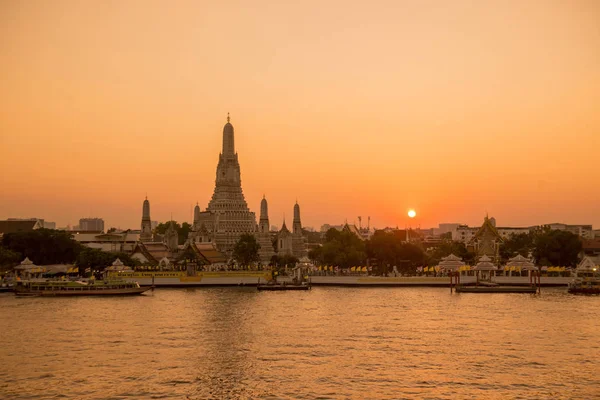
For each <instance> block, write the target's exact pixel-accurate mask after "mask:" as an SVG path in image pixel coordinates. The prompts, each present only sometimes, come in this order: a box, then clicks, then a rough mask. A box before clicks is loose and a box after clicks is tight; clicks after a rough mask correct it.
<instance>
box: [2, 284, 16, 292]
mask: <svg viewBox="0 0 600 400" xmlns="http://www.w3.org/2000/svg"><path fill="white" fill-rule="evenodd" d="M12 291H13V287H12V286H8V285H7V286H0V293H5V292H12Z"/></svg>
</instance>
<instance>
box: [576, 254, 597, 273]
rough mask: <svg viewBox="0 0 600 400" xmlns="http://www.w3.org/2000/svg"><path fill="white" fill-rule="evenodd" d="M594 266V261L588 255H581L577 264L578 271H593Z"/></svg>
mask: <svg viewBox="0 0 600 400" xmlns="http://www.w3.org/2000/svg"><path fill="white" fill-rule="evenodd" d="M594 268H596V263H594V261H592V259H591V258H590V257H588V256H585V257H583V259H582V260H581V262H580V263H579V264H578V265H577V270H578V271H593V270H594Z"/></svg>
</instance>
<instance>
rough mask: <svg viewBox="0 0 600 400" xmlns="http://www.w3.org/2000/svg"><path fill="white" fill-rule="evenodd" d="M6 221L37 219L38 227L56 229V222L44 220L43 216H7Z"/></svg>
mask: <svg viewBox="0 0 600 400" xmlns="http://www.w3.org/2000/svg"><path fill="white" fill-rule="evenodd" d="M6 220H7V221H38V222H39V226H40V228H44V229H56V222H50V221H46V220H44V219H43V218H7V219H6Z"/></svg>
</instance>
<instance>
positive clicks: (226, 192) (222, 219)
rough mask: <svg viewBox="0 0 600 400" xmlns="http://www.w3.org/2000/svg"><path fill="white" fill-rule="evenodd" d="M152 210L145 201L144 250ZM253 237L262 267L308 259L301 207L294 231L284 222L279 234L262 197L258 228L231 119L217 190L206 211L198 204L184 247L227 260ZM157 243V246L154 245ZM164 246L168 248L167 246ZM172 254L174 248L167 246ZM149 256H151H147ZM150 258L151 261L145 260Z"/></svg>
mask: <svg viewBox="0 0 600 400" xmlns="http://www.w3.org/2000/svg"><path fill="white" fill-rule="evenodd" d="M149 214H150V206H149V203H148V200H147V199H146V200H145V202H144V206H143V216H142V233H143V236H142V237H141V242H143V243H142V247H144V242H145V244H146V246H145V247H151V245H152V243H150V242H153V239H152V238H151V234H150V229H149V223H150V215H149ZM243 234H252V235H254V236H255V237H256V239H257V242H258V243H259V244H260V250H259V256H260V260H261V262H262V263H263V264H265V263H268V262H269V261H270V260H271V257H273V256H274V255H279V256H282V255H293V256H295V257H297V258H298V259H304V258H306V256H307V241H306V238H305V237H304V236H303V235H302V223H301V220H300V206H299V205H298V203H296V204H295V205H294V219H293V225H292V231H291V232H290V230H289V229H288V228H287V226H286V224H285V221H283V226H282V227H281V229H280V230H279V231H278V232H271V231H270V225H269V211H268V204H267V200H266V198H265V197H264V196H263V199H262V201H261V205H260V219H259V222H258V224H257V222H256V215H255V214H254V213H253V212H252V211H250V208H249V207H248V204H247V203H246V199H245V198H244V193H243V191H242V179H241V170H240V163H239V160H238V154H237V153H236V151H235V135H234V129H233V125H232V124H231V122H230V117H229V115H227V123H226V124H225V126H224V127H223V147H222V150H221V153H220V154H219V162H218V164H217V173H216V180H215V190H214V193H213V195H212V198H211V200H210V202H209V203H208V207H207V208H206V210H205V211H201V210H200V206H199V205H198V204H197V205H196V207H195V209H194V221H193V225H192V232H190V236H189V238H188V239H187V241H186V244H185V247H186V248H187V247H190V246H191V247H193V248H206V247H207V246H210V247H213V248H215V249H216V250H218V251H219V252H221V253H223V254H224V255H226V256H227V257H230V256H231V253H232V252H233V248H234V246H235V244H236V243H237V241H238V240H239V238H240V236H241V235H243ZM153 243H156V242H153ZM165 245H167V244H166V243H165ZM168 247H169V248H170V251H171V252H174V251H176V249H175V248H174V246H172V245H171V246H168ZM148 255H149V254H148ZM145 258H148V257H145Z"/></svg>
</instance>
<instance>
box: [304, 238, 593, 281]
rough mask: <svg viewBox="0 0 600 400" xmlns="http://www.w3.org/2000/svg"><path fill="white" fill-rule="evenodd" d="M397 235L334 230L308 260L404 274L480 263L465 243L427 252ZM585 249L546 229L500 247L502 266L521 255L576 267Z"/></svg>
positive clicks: (449, 242) (445, 244) (575, 240)
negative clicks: (450, 260)
mask: <svg viewBox="0 0 600 400" xmlns="http://www.w3.org/2000/svg"><path fill="white" fill-rule="evenodd" d="M403 239H404V238H403V237H400V235H399V234H397V233H396V232H384V231H376V232H375V234H374V235H373V236H372V237H371V238H370V239H369V240H366V241H363V240H361V239H360V238H358V237H357V236H356V235H355V234H353V233H352V232H350V231H344V230H343V231H338V230H337V229H334V228H332V229H330V230H329V231H327V232H326V234H325V241H324V243H323V245H322V246H321V247H317V248H314V249H312V250H311V251H310V252H309V253H308V256H309V258H310V259H311V260H312V261H313V262H314V263H316V264H319V265H335V266H339V267H342V268H348V267H353V266H364V265H367V261H368V262H369V264H370V265H373V266H375V267H377V268H379V269H381V270H384V269H386V268H387V267H388V266H390V267H391V266H396V267H397V269H398V270H399V271H400V272H407V273H410V272H414V271H415V269H416V267H417V266H425V265H429V266H431V265H438V264H439V263H440V261H441V259H442V258H444V257H446V256H448V255H450V254H454V255H456V256H458V257H460V258H462V260H463V261H464V262H465V264H474V263H476V262H477V260H476V259H475V254H474V253H472V252H470V251H468V250H467V247H466V246H465V244H464V243H461V242H455V241H452V240H449V239H446V240H444V241H443V242H442V243H441V244H440V245H437V246H434V247H431V248H428V249H426V248H424V246H423V244H422V243H421V242H418V241H415V242H406V241H404V240H403ZM581 249H582V242H581V239H580V238H579V237H578V236H577V235H575V234H573V233H571V232H567V231H559V230H551V229H549V228H544V229H541V230H537V231H532V232H530V233H527V234H518V235H512V236H510V237H509V238H506V239H505V240H504V242H503V243H502V244H501V246H500V257H501V262H502V263H505V262H507V261H508V260H509V259H510V258H512V257H514V256H516V255H518V254H521V255H523V256H525V257H528V256H530V255H531V256H532V258H533V260H534V262H535V263H536V264H538V265H549V266H570V267H575V266H576V265H577V263H578V262H579V254H580V252H581Z"/></svg>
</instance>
